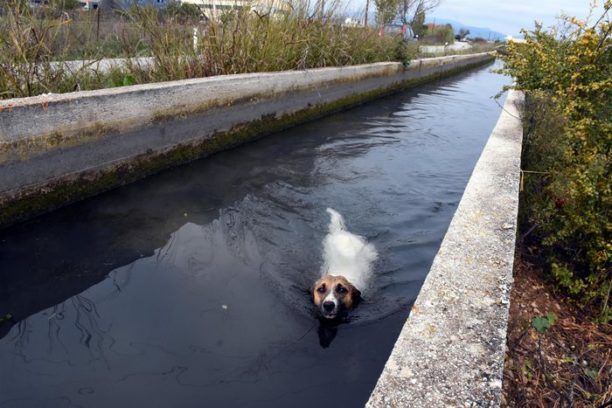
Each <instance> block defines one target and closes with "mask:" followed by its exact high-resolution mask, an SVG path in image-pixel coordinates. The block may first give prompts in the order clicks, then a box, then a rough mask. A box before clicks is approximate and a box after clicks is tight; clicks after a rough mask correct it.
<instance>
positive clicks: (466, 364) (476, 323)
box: [367, 91, 523, 408]
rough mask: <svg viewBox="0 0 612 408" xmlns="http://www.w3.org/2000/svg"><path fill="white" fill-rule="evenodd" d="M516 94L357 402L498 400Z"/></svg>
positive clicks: (515, 164) (511, 229)
mask: <svg viewBox="0 0 612 408" xmlns="http://www.w3.org/2000/svg"><path fill="white" fill-rule="evenodd" d="M522 101H523V94H522V93H521V92H518V91H510V92H509V94H508V97H507V99H506V102H505V104H504V107H503V110H502V112H501V115H500V117H499V120H498V121H497V124H496V126H495V128H494V129H493V132H492V133H491V136H490V137H489V140H488V141H487V144H486V146H485V148H484V150H483V152H482V154H481V156H480V158H479V159H478V163H477V164H476V167H475V168H474V172H473V173H472V175H471V177H470V180H469V182H468V184H467V186H466V188H465V191H464V193H463V197H462V198H461V202H460V203H459V206H458V207H457V211H456V212H455V214H454V216H453V219H452V221H451V223H450V226H449V228H448V231H447V232H446V235H445V236H444V240H443V241H442V244H441V245H440V250H439V251H438V253H437V254H436V257H435V259H434V261H433V264H432V266H431V269H430V271H429V273H428V274H427V278H426V279H425V281H424V282H423V286H422V287H421V291H420V293H419V295H418V297H417V299H416V301H415V302H414V305H413V306H412V308H411V312H410V315H409V317H408V319H407V321H406V323H405V325H404V327H403V329H402V331H401V333H400V335H399V338H398V340H397V342H396V343H395V346H394V348H393V351H392V352H391V356H390V357H389V359H388V360H387V363H386V365H385V368H384V370H383V372H382V374H381V376H380V378H379V379H378V382H377V384H376V388H375V389H374V391H373V393H372V395H371V396H370V400H369V401H368V404H367V407H369V408H378V407H421V406H428V405H429V406H435V407H438V406H453V407H455V406H457V407H498V406H500V403H501V396H502V378H503V367H504V356H505V351H506V332H507V328H508V309H509V297H510V289H511V286H512V269H513V265H514V251H515V240H516V231H517V215H518V200H519V182H520V171H521V170H520V168H521V146H522V140H523V126H522V122H521V119H520V113H519V112H520V111H519V106H520V104H521V103H522Z"/></svg>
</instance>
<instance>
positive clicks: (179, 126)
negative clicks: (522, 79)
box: [0, 53, 493, 226]
mask: <svg viewBox="0 0 612 408" xmlns="http://www.w3.org/2000/svg"><path fill="white" fill-rule="evenodd" d="M492 60H493V56H492V55H491V54H488V53H482V54H473V55H457V56H448V57H439V58H426V59H420V60H415V61H412V62H411V63H410V65H409V66H408V67H406V68H404V67H403V66H402V65H401V64H400V63H393V62H385V63H377V64H368V65H359V66H350V67H340V68H322V69H313V70H308V71H285V72H274V73H255V74H243V75H227V76H218V77H210V78H202V79H192V80H184V81H173V82H164V83H154V84H146V85H136V86H128V87H122V88H113V89H102V90H97V91H85V92H74V93H69V94H61V95H41V96H36V97H30V98H21V99H12V100H4V101H0V226H2V225H8V224H11V223H14V222H17V221H19V220H24V219H27V218H29V217H32V216H34V215H37V214H40V213H42V212H45V211H49V210H52V209H54V208H57V207H59V206H62V205H65V204H67V203H70V202H73V201H75V200H79V199H82V198H85V197H88V196H92V195H94V194H97V193H99V192H101V191H104V190H108V189H110V188H114V187H117V186H120V185H123V184H126V183H129V182H132V181H134V180H137V179H139V178H142V177H145V176H146V175H149V174H152V173H155V172H157V171H159V170H161V169H164V168H167V167H170V166H173V165H176V164H179V163H184V162H187V161H190V160H194V159H197V158H200V157H203V156H206V155H208V154H211V153H214V152H216V151H219V150H222V149H227V148H230V147H232V146H236V145H239V144H241V143H244V142H247V141H250V140H253V139H255V138H258V137H260V136H262V135H265V134H269V133H272V132H275V131H278V130H281V129H284V128H286V127H289V126H293V125H295V124H298V123H301V122H305V121H307V120H312V119H315V118H317V117H320V116H322V115H325V114H328V113H331V112H334V111H338V110H340V109H345V108H348V107H350V106H353V105H356V104H359V103H362V102H365V101H368V100H371V99H374V98H376V97H379V96H382V95H385V94H388V93H391V92H394V91H397V90H400V89H403V88H405V87H408V86H411V85H414V84H416V83H420V82H424V81H428V80H431V79H435V78H438V77H441V76H446V75H451V74H454V73H457V72H459V71H463V70H466V69H468V68H471V67H474V66H477V65H481V64H484V63H486V62H489V61H492Z"/></svg>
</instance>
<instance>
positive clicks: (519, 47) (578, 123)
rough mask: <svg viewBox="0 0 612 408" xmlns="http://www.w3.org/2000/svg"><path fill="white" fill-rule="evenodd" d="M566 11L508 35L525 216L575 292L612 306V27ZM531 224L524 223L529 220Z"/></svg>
mask: <svg viewBox="0 0 612 408" xmlns="http://www.w3.org/2000/svg"><path fill="white" fill-rule="evenodd" d="M611 4H612V2H611V1H610V0H607V1H606V3H605V5H604V8H605V14H604V15H603V16H602V17H601V18H600V19H599V20H598V21H597V22H596V23H595V24H592V25H588V24H587V23H586V22H585V21H580V20H578V19H576V18H565V19H564V20H563V23H562V24H561V25H560V26H559V27H557V28H553V29H549V30H544V29H543V28H542V26H541V25H536V27H535V30H533V31H529V32H527V31H524V37H525V41H524V42H510V43H509V44H508V47H507V54H506V55H504V56H503V59H504V62H505V67H504V69H502V72H504V73H506V74H508V75H512V76H513V77H514V78H515V84H514V87H515V88H516V89H520V90H523V91H525V92H526V95H527V102H526V105H525V115H524V120H525V127H526V132H525V141H524V148H523V170H524V173H523V175H524V191H523V196H522V197H521V198H522V208H521V218H522V222H523V223H524V227H525V228H526V230H528V231H531V232H530V238H535V239H536V240H537V243H538V244H539V245H540V246H541V248H542V250H543V254H544V255H545V256H546V260H547V262H546V263H547V266H548V268H547V269H548V271H549V273H550V275H551V276H552V277H553V278H554V279H555V281H556V282H557V283H558V284H559V285H560V286H561V287H562V288H564V289H565V290H566V291H567V292H568V293H570V294H572V295H575V296H576V297H577V298H579V299H581V300H583V301H584V302H588V303H591V304H593V303H597V304H599V305H600V307H601V310H602V318H603V319H604V320H609V318H610V316H611V313H610V309H609V308H608V303H609V296H610V287H611V285H612V271H611V263H610V256H611V253H612V242H611V234H610V231H611V229H612V222H611V220H610V209H611V208H612V202H611V195H610V192H611V189H612V187H611V178H610V166H611V163H610V147H611V145H612V124H611V118H612V100H611V98H610V97H611V91H612V69H611V67H612V64H611V63H612V41H611V39H610V32H611V30H612V25H611V24H610V21H609V20H608V17H607V13H608V11H609V10H610V8H611ZM525 224H526V225H525Z"/></svg>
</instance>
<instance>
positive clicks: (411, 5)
mask: <svg viewBox="0 0 612 408" xmlns="http://www.w3.org/2000/svg"><path fill="white" fill-rule="evenodd" d="M440 3H441V0H401V1H400V4H399V15H400V16H401V19H402V21H403V22H404V23H406V24H410V25H411V26H412V27H414V25H415V23H416V22H417V21H418V19H419V18H421V17H422V18H423V21H425V14H427V13H428V12H430V11H432V10H433V9H435V8H436V7H438V6H439V5H440Z"/></svg>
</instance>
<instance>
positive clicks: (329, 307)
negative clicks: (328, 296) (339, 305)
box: [323, 300, 336, 312]
mask: <svg viewBox="0 0 612 408" xmlns="http://www.w3.org/2000/svg"><path fill="white" fill-rule="evenodd" d="M335 307H336V304H335V303H334V302H332V301H331V300H327V301H325V302H323V310H325V311H326V312H333V311H334V308H335Z"/></svg>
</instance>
